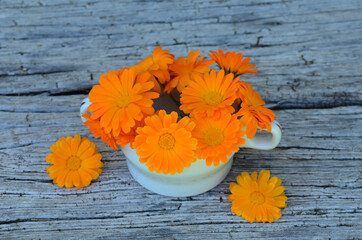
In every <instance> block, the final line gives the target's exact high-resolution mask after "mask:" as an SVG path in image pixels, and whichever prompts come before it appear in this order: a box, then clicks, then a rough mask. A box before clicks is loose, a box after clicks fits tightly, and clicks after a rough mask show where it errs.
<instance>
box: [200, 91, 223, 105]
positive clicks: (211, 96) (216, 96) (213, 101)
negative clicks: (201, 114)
mask: <svg viewBox="0 0 362 240" xmlns="http://www.w3.org/2000/svg"><path fill="white" fill-rule="evenodd" d="M203 99H204V101H205V102H206V104H207V105H210V106H215V105H218V104H220V103H221V100H222V96H221V95H220V93H218V92H214V91H208V92H206V93H205V94H204V96H203Z"/></svg>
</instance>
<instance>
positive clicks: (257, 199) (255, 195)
mask: <svg viewBox="0 0 362 240" xmlns="http://www.w3.org/2000/svg"><path fill="white" fill-rule="evenodd" d="M250 202H251V204H254V205H261V204H263V203H264V202H265V197H264V195H263V194H262V193H260V192H256V191H255V192H252V193H251V194H250Z"/></svg>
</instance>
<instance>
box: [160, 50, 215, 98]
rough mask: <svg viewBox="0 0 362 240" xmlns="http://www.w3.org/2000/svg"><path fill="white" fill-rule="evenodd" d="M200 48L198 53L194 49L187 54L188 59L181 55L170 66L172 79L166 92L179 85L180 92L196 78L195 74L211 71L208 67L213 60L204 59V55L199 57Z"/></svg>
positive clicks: (199, 74) (200, 74)
mask: <svg viewBox="0 0 362 240" xmlns="http://www.w3.org/2000/svg"><path fill="white" fill-rule="evenodd" d="M199 55H200V50H198V51H197V52H196V53H195V51H194V50H192V51H191V52H190V53H189V55H188V56H187V60H186V59H185V58H184V57H179V58H178V59H177V60H176V61H175V62H174V63H173V64H171V65H170V66H169V69H170V70H171V71H172V72H171V77H173V78H172V80H171V81H170V82H169V83H168V84H167V85H166V87H165V92H167V93H171V92H172V90H173V89H174V88H176V87H177V90H178V91H179V92H182V90H183V89H184V88H185V87H186V86H187V85H188V84H189V81H191V80H194V78H195V76H202V74H203V73H206V72H209V71H210V68H209V67H208V66H209V65H211V64H214V61H213V60H202V59H203V58H204V56H201V57H200V58H199V59H197V58H198V56H199Z"/></svg>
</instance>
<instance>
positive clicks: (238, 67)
mask: <svg viewBox="0 0 362 240" xmlns="http://www.w3.org/2000/svg"><path fill="white" fill-rule="evenodd" d="M209 56H210V57H211V58H212V59H213V60H215V62H216V63H217V64H218V65H219V67H220V69H224V70H225V72H226V73H233V74H234V75H235V76H238V75H241V74H246V73H247V74H253V75H255V74H256V72H257V71H258V70H257V69H253V70H250V69H252V68H255V66H256V65H255V64H249V62H250V58H249V57H247V58H244V59H243V54H242V53H236V52H226V53H225V54H224V51H223V50H220V49H219V52H216V51H213V52H211V54H209Z"/></svg>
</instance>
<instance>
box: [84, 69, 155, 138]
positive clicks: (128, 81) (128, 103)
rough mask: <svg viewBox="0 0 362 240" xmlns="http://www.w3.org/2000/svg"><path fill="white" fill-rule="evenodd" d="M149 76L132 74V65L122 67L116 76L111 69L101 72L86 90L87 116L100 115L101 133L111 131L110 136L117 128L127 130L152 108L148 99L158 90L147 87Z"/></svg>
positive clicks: (95, 116)
mask: <svg viewBox="0 0 362 240" xmlns="http://www.w3.org/2000/svg"><path fill="white" fill-rule="evenodd" d="M149 77H150V75H149V74H148V73H143V74H141V75H139V76H137V78H136V74H135V72H134V69H132V68H131V69H125V70H123V71H122V74H121V76H120V77H118V75H117V73H116V72H115V71H109V72H108V75H105V74H103V75H101V77H100V80H99V83H100V85H96V86H94V87H93V88H92V90H91V91H90V93H89V101H90V102H91V103H92V104H91V105H90V106H89V107H88V111H89V112H92V115H91V119H93V120H96V119H100V126H101V127H102V128H103V129H104V131H105V133H110V132H112V134H113V136H118V135H119V134H120V132H121V130H122V131H123V132H124V133H128V132H130V131H131V128H132V127H134V126H135V124H136V121H141V119H142V118H143V117H144V115H150V114H152V113H153V112H154V109H153V107H152V104H153V101H152V99H154V98H157V97H158V96H159V94H158V93H155V92H151V91H150V90H151V89H152V87H153V83H152V82H151V81H149Z"/></svg>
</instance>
